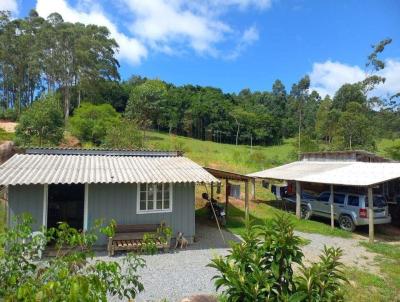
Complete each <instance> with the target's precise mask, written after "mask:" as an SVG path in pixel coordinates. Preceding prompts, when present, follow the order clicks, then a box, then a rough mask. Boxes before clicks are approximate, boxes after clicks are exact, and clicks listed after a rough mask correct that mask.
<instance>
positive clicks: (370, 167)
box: [248, 159, 400, 242]
mask: <svg viewBox="0 0 400 302" xmlns="http://www.w3.org/2000/svg"><path fill="white" fill-rule="evenodd" d="M248 176H251V177H255V178H259V179H269V180H281V181H282V180H284V181H293V182H295V183H296V216H297V217H298V218H299V219H300V218H301V213H300V209H301V188H302V184H304V183H315V184H325V185H329V187H330V191H331V194H330V200H329V203H330V212H331V226H332V228H333V227H334V205H333V195H334V194H333V193H334V187H335V186H349V187H358V188H363V189H364V190H366V191H367V196H368V200H370V201H371V200H373V187H374V186H376V185H379V184H382V183H385V182H387V181H390V180H394V179H398V178H400V163H396V162H359V161H345V160H343V159H341V160H339V161H338V160H329V159H324V160H321V159H317V160H305V159H303V160H301V161H296V162H293V163H290V164H286V165H283V166H279V167H276V168H272V169H267V170H264V171H259V172H255V173H251V174H249V175H248ZM368 222H369V240H370V242H373V241H374V211H373V202H369V203H368Z"/></svg>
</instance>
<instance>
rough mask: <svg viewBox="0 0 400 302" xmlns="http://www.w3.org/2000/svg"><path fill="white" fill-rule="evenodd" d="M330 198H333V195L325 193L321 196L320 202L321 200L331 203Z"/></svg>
mask: <svg viewBox="0 0 400 302" xmlns="http://www.w3.org/2000/svg"><path fill="white" fill-rule="evenodd" d="M330 196H331V193H323V194H321V195H320V196H319V198H318V200H319V201H323V202H326V201H329V197H330Z"/></svg>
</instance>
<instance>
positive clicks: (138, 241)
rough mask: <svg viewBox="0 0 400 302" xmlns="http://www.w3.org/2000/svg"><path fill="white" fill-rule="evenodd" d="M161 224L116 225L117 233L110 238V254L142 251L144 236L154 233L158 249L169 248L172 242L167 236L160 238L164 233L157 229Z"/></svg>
mask: <svg viewBox="0 0 400 302" xmlns="http://www.w3.org/2000/svg"><path fill="white" fill-rule="evenodd" d="M160 226H161V225H160V224H123V225H117V226H116V227H115V234H114V236H113V237H110V238H109V239H108V248H107V249H108V255H109V256H114V253H115V251H140V250H141V248H142V246H143V236H144V235H145V234H152V235H155V236H154V240H155V244H156V247H157V249H168V248H169V247H170V242H169V240H168V239H167V238H163V239H165V240H160V239H159V237H162V236H163V235H162V234H158V233H157V230H158V229H159V228H160Z"/></svg>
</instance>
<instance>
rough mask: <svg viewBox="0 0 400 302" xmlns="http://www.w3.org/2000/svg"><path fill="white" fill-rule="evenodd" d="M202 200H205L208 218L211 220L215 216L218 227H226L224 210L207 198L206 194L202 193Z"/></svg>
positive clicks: (213, 200) (212, 199)
mask: <svg viewBox="0 0 400 302" xmlns="http://www.w3.org/2000/svg"><path fill="white" fill-rule="evenodd" d="M201 196H202V197H203V199H205V200H207V201H208V203H207V209H208V217H209V219H211V220H214V219H215V216H217V219H218V222H219V224H220V225H223V226H224V225H226V213H225V208H224V207H223V206H221V205H220V204H218V201H217V200H216V199H214V198H211V200H210V198H209V197H208V194H207V193H203V194H202V195H201ZM214 211H215V216H214Z"/></svg>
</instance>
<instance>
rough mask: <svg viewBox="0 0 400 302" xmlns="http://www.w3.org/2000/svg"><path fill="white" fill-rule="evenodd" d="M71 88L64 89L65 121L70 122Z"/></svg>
mask: <svg viewBox="0 0 400 302" xmlns="http://www.w3.org/2000/svg"><path fill="white" fill-rule="evenodd" d="M69 102H70V100H69V87H68V85H66V86H65V87H64V118H65V121H68V118H69Z"/></svg>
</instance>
